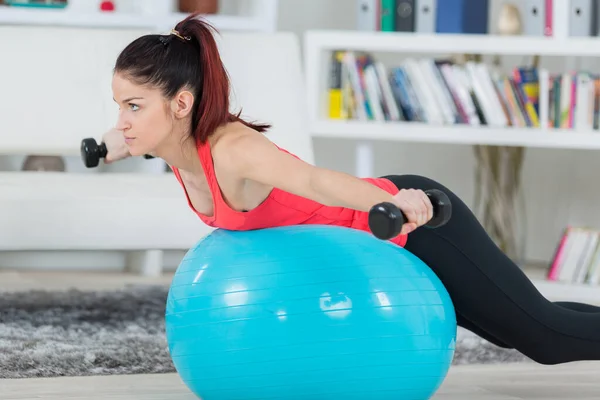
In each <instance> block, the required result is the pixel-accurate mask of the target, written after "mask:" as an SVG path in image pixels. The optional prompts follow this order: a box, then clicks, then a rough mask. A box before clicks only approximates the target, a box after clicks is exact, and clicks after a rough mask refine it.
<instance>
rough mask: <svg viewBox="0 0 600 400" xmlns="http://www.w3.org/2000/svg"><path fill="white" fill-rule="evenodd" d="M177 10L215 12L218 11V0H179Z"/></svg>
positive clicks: (203, 12)
mask: <svg viewBox="0 0 600 400" xmlns="http://www.w3.org/2000/svg"><path fill="white" fill-rule="evenodd" d="M179 11H180V12H184V13H195V12H199V13H201V14H216V13H217V12H218V11H219V1H218V0H179Z"/></svg>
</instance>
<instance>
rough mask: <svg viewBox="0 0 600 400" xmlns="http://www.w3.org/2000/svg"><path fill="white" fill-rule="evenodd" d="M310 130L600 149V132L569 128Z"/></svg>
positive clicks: (367, 126)
mask: <svg viewBox="0 0 600 400" xmlns="http://www.w3.org/2000/svg"><path fill="white" fill-rule="evenodd" d="M310 131H311V134H312V136H313V137H319V138H336V139H354V140H364V141H381V140H383V141H398V142H417V143H446V144H461V145H475V144H480V145H497V146H523V147H537V148H560V149H580V150H598V149H600V131H590V132H577V131H573V130H568V129H565V130H563V129H549V130H542V129H534V128H510V127H509V128H492V127H487V126H481V127H473V126H468V125H446V126H443V125H441V126H432V125H427V124H422V123H418V122H404V123H402V122H389V123H386V122H383V123H382V122H359V121H318V122H315V123H313V124H312V126H311V127H310Z"/></svg>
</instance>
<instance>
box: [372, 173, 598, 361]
mask: <svg viewBox="0 0 600 400" xmlns="http://www.w3.org/2000/svg"><path fill="white" fill-rule="evenodd" d="M384 178H387V179H389V180H391V181H392V182H393V183H394V184H395V185H396V186H397V187H398V188H399V189H410V188H413V189H421V190H427V189H440V190H442V191H444V192H445V193H446V194H447V195H448V196H449V197H450V200H451V202H452V218H451V219H450V221H449V222H448V223H447V224H446V225H444V226H442V227H440V228H437V229H429V228H425V227H419V228H418V229H416V230H415V231H413V232H411V233H410V234H409V235H408V242H407V244H406V246H405V248H406V249H407V250H408V251H410V252H411V253H413V254H414V255H416V256H417V257H419V258H420V259H421V260H423V261H424V262H425V263H426V264H427V265H429V267H430V268H431V269H432V270H433V271H434V273H435V274H436V275H437V276H438V277H439V278H440V280H441V281H442V282H443V284H444V286H445V287H446V289H447V290H448V293H449V294H450V297H451V298H452V301H453V303H454V307H455V310H456V317H457V322H458V325H459V326H462V327H464V328H465V329H468V330H470V331H472V332H473V333H475V334H477V335H479V336H480V337H482V338H484V339H486V340H488V341H489V342H491V343H494V344H495V345H497V346H500V347H505V348H514V349H516V350H518V351H519V352H521V353H522V354H524V355H526V356H527V357H529V358H530V359H532V360H534V361H536V362H538V363H540V364H546V365H552V364H560V363H565V362H571V361H582V360H600V307H595V306H592V305H588V304H582V303H571V302H551V301H548V300H547V299H546V298H544V297H543V296H542V295H541V294H540V293H539V291H538V290H537V288H536V287H535V286H534V285H533V284H532V283H531V281H530V280H529V279H528V278H527V276H526V275H525V274H524V273H523V271H522V270H521V269H520V268H519V267H518V266H517V265H515V264H514V263H513V262H512V260H511V259H510V258H508V257H507V256H506V255H505V254H504V253H503V252H502V251H501V250H500V249H499V248H498V247H497V246H496V244H495V243H494V242H493V241H492V240H491V239H490V237H489V236H488V235H487V233H486V232H485V230H484V229H483V227H482V226H481V225H480V223H479V222H478V220H477V219H476V217H475V216H474V215H473V213H472V212H471V211H470V210H469V208H468V207H467V206H466V205H465V204H464V203H463V201H462V200H461V199H460V198H458V197H457V196H456V195H455V194H454V193H452V192H451V191H450V190H449V189H448V188H446V187H444V186H442V185H441V184H439V183H437V182H435V181H433V180H431V179H428V178H424V177H422V176H416V175H392V176H385V177H384Z"/></svg>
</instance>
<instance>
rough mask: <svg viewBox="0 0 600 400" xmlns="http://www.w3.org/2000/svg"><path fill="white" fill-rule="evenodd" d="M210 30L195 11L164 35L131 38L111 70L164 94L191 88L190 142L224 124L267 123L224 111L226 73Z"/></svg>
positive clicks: (265, 126) (255, 125)
mask: <svg viewBox="0 0 600 400" xmlns="http://www.w3.org/2000/svg"><path fill="white" fill-rule="evenodd" d="M213 31H214V32H215V33H217V31H216V29H215V28H214V27H213V26H211V25H210V24H209V23H208V22H206V21H204V20H203V19H201V18H200V17H199V15H198V14H197V13H196V14H190V15H189V16H188V17H187V18H185V19H184V20H182V21H181V22H179V23H178V24H177V25H176V26H175V28H174V30H173V31H171V34H170V35H167V36H165V35H146V36H143V37H141V38H139V39H136V40H135V41H134V42H132V43H131V44H130V45H129V46H127V47H126V48H125V49H124V50H123V52H122V53H121V54H120V55H119V57H118V58H117V63H116V65H115V72H116V71H119V72H122V73H125V74H127V75H128V76H129V77H130V78H131V79H133V80H134V81H136V82H137V83H140V84H151V85H154V86H157V87H160V88H161V89H162V91H163V94H164V95H165V96H166V97H167V98H171V97H172V96H174V95H175V94H177V92H178V91H179V90H181V89H182V88H188V89H189V90H191V91H192V93H193V94H194V96H195V104H194V111H193V114H192V126H191V129H192V130H191V134H192V136H193V137H194V139H195V140H196V142H200V143H204V142H205V141H206V140H207V139H208V138H209V137H210V135H212V134H213V133H214V131H215V130H216V129H217V128H219V127H220V126H222V125H224V124H226V123H228V122H241V123H242V124H244V125H246V126H248V127H250V128H252V129H254V130H256V131H258V132H265V131H266V130H267V129H269V128H270V127H271V126H270V125H268V124H259V123H250V122H246V121H244V120H242V119H241V118H240V115H241V111H240V112H239V113H237V114H232V113H231V112H230V110H229V107H230V103H229V92H230V82H229V77H228V74H227V71H226V69H225V66H224V65H223V62H222V61H221V56H220V54H219V50H218V47H217V43H216V41H215V38H214V36H213Z"/></svg>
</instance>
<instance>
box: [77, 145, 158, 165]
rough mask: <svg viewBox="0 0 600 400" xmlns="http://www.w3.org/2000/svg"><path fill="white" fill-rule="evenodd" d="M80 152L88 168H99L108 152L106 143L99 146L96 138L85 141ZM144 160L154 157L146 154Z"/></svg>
mask: <svg viewBox="0 0 600 400" xmlns="http://www.w3.org/2000/svg"><path fill="white" fill-rule="evenodd" d="M80 151H81V159H82V160H83V164H84V165H85V166H86V167H87V168H94V167H97V166H98V164H99V163H100V159H101V158H105V157H106V154H107V152H108V151H107V150H106V143H104V142H102V143H100V144H98V142H96V139H94V138H87V139H83V140H82V141H81V148H80ZM144 158H145V159H147V160H149V159H151V158H154V157H152V156H151V155H149V154H145V155H144Z"/></svg>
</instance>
